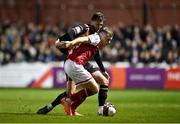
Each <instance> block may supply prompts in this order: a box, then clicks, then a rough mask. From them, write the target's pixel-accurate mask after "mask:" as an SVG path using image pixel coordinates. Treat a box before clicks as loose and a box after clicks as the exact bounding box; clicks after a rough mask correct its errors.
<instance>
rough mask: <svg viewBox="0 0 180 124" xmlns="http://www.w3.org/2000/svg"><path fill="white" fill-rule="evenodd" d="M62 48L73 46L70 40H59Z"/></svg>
mask: <svg viewBox="0 0 180 124" xmlns="http://www.w3.org/2000/svg"><path fill="white" fill-rule="evenodd" d="M59 46H60V47H61V48H70V47H71V46H72V44H71V42H70V41H61V42H59Z"/></svg>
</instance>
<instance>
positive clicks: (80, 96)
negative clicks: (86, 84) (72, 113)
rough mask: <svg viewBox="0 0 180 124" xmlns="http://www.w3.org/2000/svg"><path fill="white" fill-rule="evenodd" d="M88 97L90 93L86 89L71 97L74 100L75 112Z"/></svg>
mask: <svg viewBox="0 0 180 124" xmlns="http://www.w3.org/2000/svg"><path fill="white" fill-rule="evenodd" d="M86 97H88V93H87V90H86V89H83V90H80V91H79V92H77V93H76V94H73V95H72V96H71V100H72V109H73V110H75V109H76V108H77V107H78V106H79V105H80V104H81V103H83V102H84V100H85V99H86Z"/></svg>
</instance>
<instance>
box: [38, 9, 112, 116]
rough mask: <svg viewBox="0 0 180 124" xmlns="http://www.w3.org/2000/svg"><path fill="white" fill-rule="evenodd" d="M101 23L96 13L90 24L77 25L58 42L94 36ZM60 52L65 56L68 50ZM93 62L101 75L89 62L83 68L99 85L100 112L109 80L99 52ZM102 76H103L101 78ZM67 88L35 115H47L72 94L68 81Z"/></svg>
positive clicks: (100, 17)
mask: <svg viewBox="0 0 180 124" xmlns="http://www.w3.org/2000/svg"><path fill="white" fill-rule="evenodd" d="M103 23H104V15H103V14H102V13H101V12H96V13H95V14H94V15H93V16H92V18H91V24H81V25H78V26H76V27H74V28H72V29H71V30H69V31H68V32H67V33H66V34H64V35H63V36H61V37H59V39H58V40H59V41H72V40H73V39H75V38H77V37H79V36H82V35H88V34H94V33H95V32H98V31H99V30H100V29H101V28H102V27H103ZM56 45H57V46H58V44H56ZM60 51H61V52H63V53H64V54H65V55H67V54H68V49H66V48H64V49H60ZM94 60H95V61H96V63H97V64H98V66H99V68H100V70H101V72H102V73H101V72H99V71H98V70H97V69H96V68H95V67H94V66H93V65H92V64H90V63H89V62H87V63H86V64H85V65H84V68H85V69H86V70H87V71H88V72H90V73H91V74H92V76H93V77H94V79H95V80H96V81H97V82H98V83H99V84H100V91H99V95H98V103H99V110H100V109H102V106H103V105H104V103H105V101H106V99H107V91H108V80H107V79H108V78H109V75H108V73H107V72H106V71H105V69H104V66H103V64H102V61H101V59H100V55H99V52H97V53H96V55H95V56H94ZM102 74H103V75H104V76H102ZM105 77H106V78H107V79H106V78H105ZM67 86H68V90H67V92H68V93H66V92H64V93H61V94H60V95H59V96H58V97H57V98H56V99H55V100H54V101H53V102H52V103H51V104H49V105H47V106H45V107H43V108H41V109H39V110H38V111H37V113H38V114H46V113H48V112H49V111H51V110H52V109H53V108H54V107H55V106H57V105H59V104H60V103H61V102H60V101H61V99H62V98H63V97H66V96H68V95H70V94H72V93H73V90H72V89H73V83H72V81H71V80H70V79H69V81H68V84H67ZM99 110H98V111H99Z"/></svg>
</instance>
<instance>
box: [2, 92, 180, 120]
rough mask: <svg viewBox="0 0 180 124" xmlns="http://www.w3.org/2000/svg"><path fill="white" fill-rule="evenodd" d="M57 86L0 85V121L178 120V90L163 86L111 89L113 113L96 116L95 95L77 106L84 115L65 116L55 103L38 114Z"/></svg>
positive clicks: (179, 108) (179, 109)
mask: <svg viewBox="0 0 180 124" xmlns="http://www.w3.org/2000/svg"><path fill="white" fill-rule="evenodd" d="M62 91H63V90H58V89H44V90H42V89H0V122H10V123H12V122H17V123H19V122H33V123H34V122H46V123H47V122H52V123H60V122H63V123H68V122H74V123H80V122H81V123H87V122H92V123H94V122H96V123H104V122H105V123H119V122H126V123H127V122H137V123H138V122H140V123H143V122H150V123H152V122H158V123H160V122H162V123H163V122H169V123H170V122H180V92H179V91H164V90H111V91H109V97H108V101H109V102H111V103H113V104H114V105H115V106H116V109H117V113H116V115H115V116H113V117H102V116H97V114H96V113H97V95H95V96H92V97H89V98H87V100H86V101H85V102H84V103H83V104H82V105H81V106H80V107H79V109H78V112H80V113H81V114H84V116H83V117H68V116H65V115H64V112H63V108H62V107H61V106H57V107H56V108H55V109H54V110H53V111H52V112H50V113H49V114H47V115H37V114H35V112H36V111H37V109H38V108H39V107H42V106H44V105H46V104H47V103H49V102H51V100H53V99H54V98H55V97H56V96H57V95H58V93H59V92H62Z"/></svg>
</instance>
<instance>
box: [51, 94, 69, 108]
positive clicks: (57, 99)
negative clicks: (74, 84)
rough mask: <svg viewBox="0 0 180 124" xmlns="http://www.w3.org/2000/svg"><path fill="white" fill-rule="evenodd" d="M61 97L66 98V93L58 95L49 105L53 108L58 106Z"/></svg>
mask: <svg viewBox="0 0 180 124" xmlns="http://www.w3.org/2000/svg"><path fill="white" fill-rule="evenodd" d="M63 97H67V93H66V92H63V93H61V94H59V96H58V97H57V98H56V99H55V100H54V101H53V102H52V103H51V104H52V106H53V107H55V106H57V105H59V104H60V103H61V99H62V98H63Z"/></svg>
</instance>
